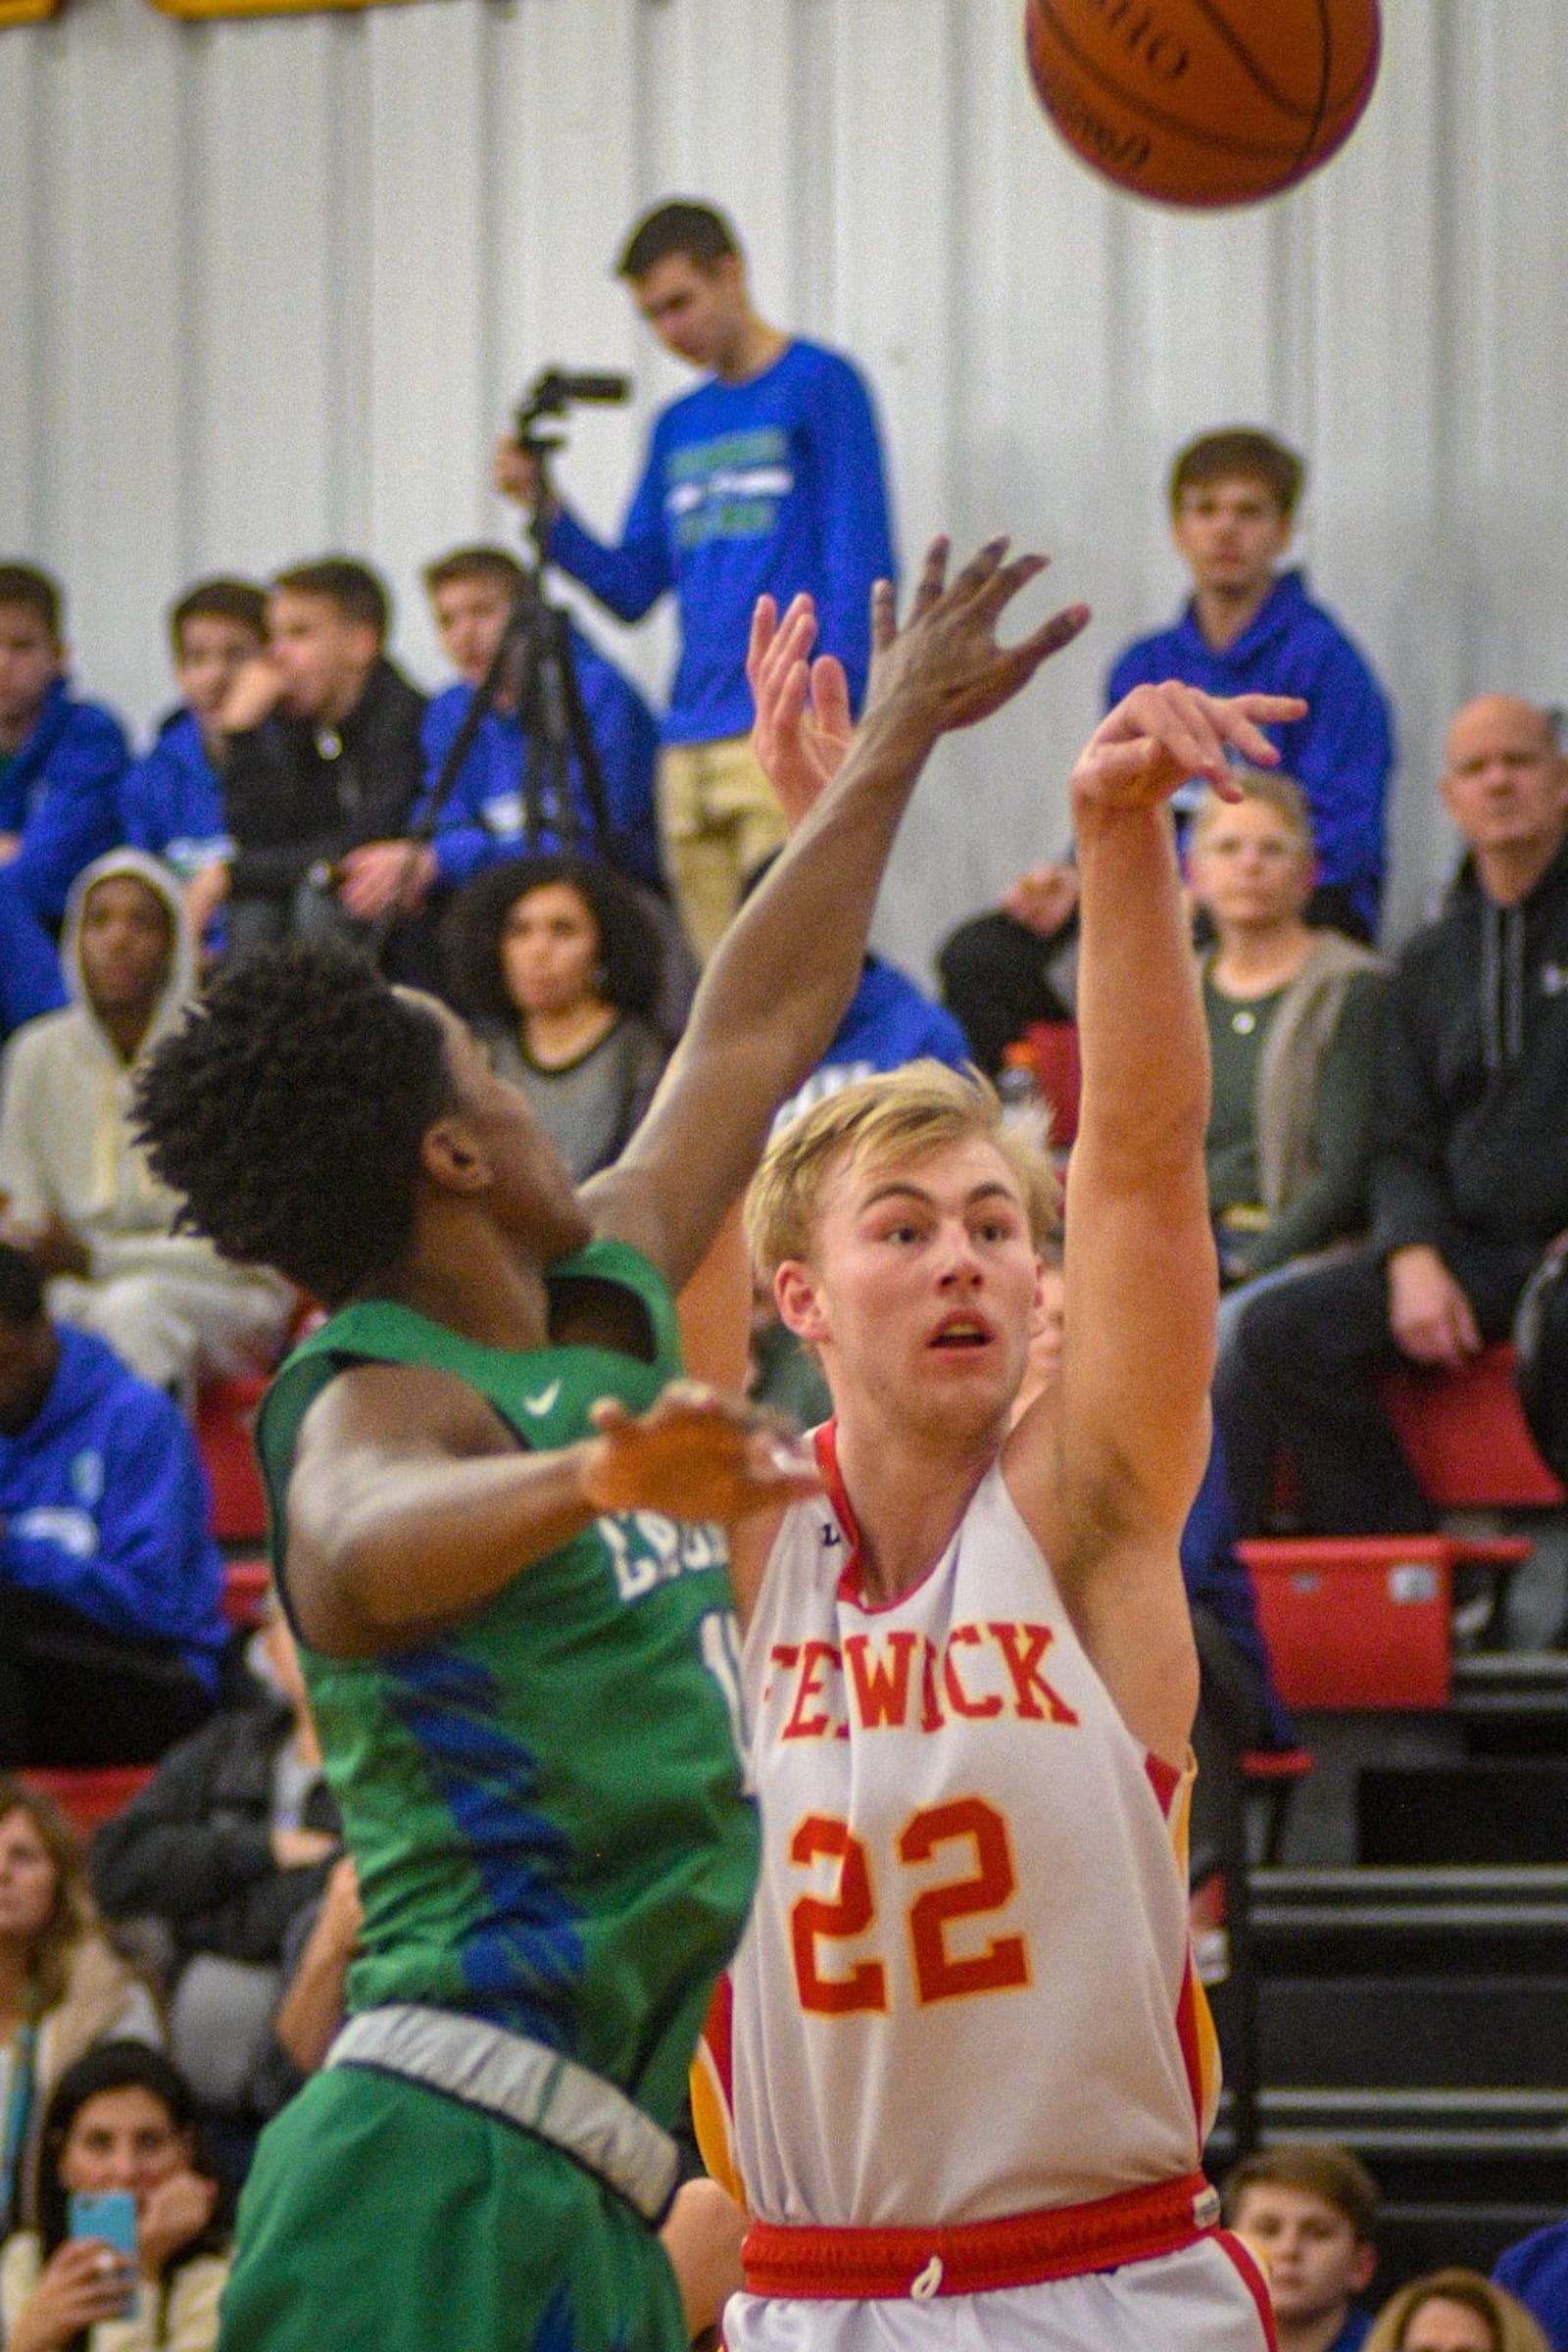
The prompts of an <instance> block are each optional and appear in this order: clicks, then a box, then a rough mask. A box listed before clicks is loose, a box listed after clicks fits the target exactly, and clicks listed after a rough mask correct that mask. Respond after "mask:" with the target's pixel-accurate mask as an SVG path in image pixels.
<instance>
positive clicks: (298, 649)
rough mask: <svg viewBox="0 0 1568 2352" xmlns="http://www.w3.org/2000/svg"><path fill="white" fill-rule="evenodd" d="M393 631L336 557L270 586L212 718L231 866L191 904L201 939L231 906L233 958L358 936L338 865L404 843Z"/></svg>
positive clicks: (412, 703)
mask: <svg viewBox="0 0 1568 2352" xmlns="http://www.w3.org/2000/svg"><path fill="white" fill-rule="evenodd" d="M390 617H391V608H390V605H389V603H388V600H387V593H386V590H385V589H384V588H383V587H382V585H381V582H380V581H379V580H378V579H377V578H376V576H375V574H374V572H373V571H370V570H369V569H368V567H367V566H366V565H365V564H358V563H355V562H353V561H352V560H351V559H350V558H348V557H345V556H327V557H323V558H322V559H321V561H320V562H319V563H315V564H296V565H295V566H294V567H293V568H292V569H290V570H288V571H281V572H279V573H278V574H277V576H276V578H275V579H274V580H273V582H272V587H271V593H270V596H269V599H268V608H267V623H268V642H267V651H266V652H265V654H260V655H258V656H256V658H255V659H254V660H252V661H250V662H245V663H244V664H243V665H242V666H241V668H240V670H239V673H238V675H237V676H236V677H235V678H234V680H233V682H232V683H231V685H230V687H229V689H228V693H227V695H226V697H225V698H224V701H223V703H222V705H221V708H220V710H219V711H218V712H217V719H216V723H217V725H218V727H219V728H220V729H221V732H222V734H223V736H224V738H225V739H226V745H227V750H226V755H225V758H224V760H223V813H224V817H225V819H226V826H227V831H228V834H229V837H230V839H231V840H232V842H233V845H234V847H233V855H232V857H231V858H229V859H228V860H227V862H226V863H221V864H220V863H216V862H215V863H213V864H210V865H207V866H205V867H204V868H203V869H202V873H201V876H200V877H199V880H198V882H197V883H196V884H195V885H194V886H193V890H192V917H193V920H196V921H198V922H199V923H200V924H202V925H205V924H206V922H207V921H208V920H210V918H211V916H212V914H213V913H214V912H215V910H216V908H217V907H219V906H220V905H221V904H222V903H223V902H224V901H225V900H226V901H227V914H226V920H227V925H228V941H229V953H230V954H231V955H235V956H248V955H250V954H252V953H253V952H254V951H255V949H257V948H259V947H262V946H265V945H266V944H267V943H268V942H269V941H271V940H277V939H283V938H285V937H287V936H289V935H290V934H294V933H297V934H299V935H300V936H302V937H307V938H322V937H331V938H338V939H344V938H347V939H358V938H360V937H362V936H363V926H362V925H361V924H360V923H359V922H358V920H357V918H355V917H354V916H353V915H351V914H350V912H349V911H348V909H347V907H345V906H344V904H343V901H342V898H341V896H340V892H341V886H342V883H343V879H344V872H345V868H344V860H345V859H346V858H347V857H348V854H349V852H350V851H351V850H354V849H358V848H359V847H360V846H361V844H362V843H365V842H368V841H386V840H389V839H397V838H399V837H401V835H402V834H403V833H404V831H405V830H406V828H407V825H408V821H409V814H410V811H411V809H413V807H414V804H415V802H416V800H417V797H418V793H419V787H420V782H421V779H422V774H423V761H422V757H421V754H420V749H419V727H420V722H421V720H422V719H423V716H424V706H425V698H424V696H423V695H422V694H420V693H419V692H418V690H417V688H416V687H414V686H411V685H410V683H409V681H408V679H407V678H405V677H404V676H403V674H402V673H401V671H400V670H398V669H396V668H395V667H394V666H393V664H392V663H391V662H389V661H388V660H387V658H386V654H385V651H384V646H385V641H386V634H387V628H388V623H389V620H390Z"/></svg>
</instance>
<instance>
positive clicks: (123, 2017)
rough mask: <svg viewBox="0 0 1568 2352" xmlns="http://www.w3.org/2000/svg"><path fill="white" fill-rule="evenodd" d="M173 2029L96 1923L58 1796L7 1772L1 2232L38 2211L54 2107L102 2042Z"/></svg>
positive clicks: (1, 1884)
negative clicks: (68, 2078)
mask: <svg viewBox="0 0 1568 2352" xmlns="http://www.w3.org/2000/svg"><path fill="white" fill-rule="evenodd" d="M127 2037H128V2038H131V2039H134V2040H137V2041H143V2042H159V2041H162V2039H163V2028H162V2026H161V2025H160V2023H159V2018H158V2012H157V2010H156V2009H155V2008H154V2006H153V2002H152V1997H151V1995H150V1994H149V1992H148V1991H147V1988H146V1986H145V1985H142V1984H141V1983H140V1982H139V1981H138V1979H137V1978H136V1977H135V1976H134V1975H133V1974H132V1973H131V1970H130V1969H129V1967H128V1966H127V1965H126V1963H125V1962H124V1961H123V1959H122V1958H121V1957H120V1954H119V1953H118V1952H116V1951H114V1950H113V1949H112V1948H111V1947H110V1945H109V1944H108V1943H106V1942H105V1940H104V1938H103V1936H100V1935H99V1933H98V1931H97V1926H96V1915H95V1913H94V1911H93V1907H92V1897H91V1896H90V1895H89V1893H88V1892H87V1873H86V1868H85V1865H84V1862H83V1859H82V1852H81V1844H80V1841H79V1839H78V1838H77V1837H76V1833H75V1831H74V1830H73V1828H72V1826H71V1824H70V1822H68V1821H67V1819H66V1817H65V1815H64V1814H63V1813H62V1812H61V1810H60V1808H59V1806H58V1805H57V1804H55V1803H54V1802H53V1801H52V1799H51V1798H49V1797H47V1796H43V1795H41V1794H40V1793H39V1792H38V1790H36V1789H28V1788H25V1786H24V1785H23V1784H22V1783H21V1782H20V1781H15V1780H12V1779H11V1778H10V1777H9V1776H7V1775H0V2115H3V2116H4V2118H5V2134H6V2136H5V2151H4V2162H3V2164H0V2233H4V2232H9V2231H10V2230H12V2229H17V2228H18V2227H20V2226H21V2225H23V2224H26V2223H31V2222H32V2221H33V2220H35V2218H36V2215H37V2211H38V2194H37V2191H38V2152H39V2148H40V2145H41V2143H42V2137H43V2116H44V2109H45V2107H46V2106H47V2104H48V2101H49V2098H50V2094H51V2093H52V2091H53V2090H54V2087H55V2085H56V2083H57V2082H59V2081H60V2079H61V2077H62V2076H63V2075H64V2074H65V2072H66V2070H67V2069H68V2068H69V2067H71V2066H73V2064H74V2063H75V2061H76V2060H77V2059H78V2058H79V2057H81V2055H82V2053H83V2052H84V2051H86V2050H89V2049H91V2048H92V2047H93V2046H94V2044H95V2043H97V2042H100V2041H110V2040H114V2041H121V2040H124V2039H126V2038H127Z"/></svg>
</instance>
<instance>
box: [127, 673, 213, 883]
mask: <svg viewBox="0 0 1568 2352" xmlns="http://www.w3.org/2000/svg"><path fill="white" fill-rule="evenodd" d="M120 813H121V826H122V830H123V835H124V838H125V840H126V841H127V842H128V843H129V844H130V847H131V848H132V849H133V850H146V851H147V852H148V853H149V854H150V856H152V857H154V858H164V859H165V860H166V862H167V863H168V864H170V865H172V866H173V867H174V869H175V870H176V872H179V873H182V874H188V873H193V872H194V871H195V870H196V868H197V867H198V866H201V865H208V864H211V863H212V862H214V861H215V860H216V859H220V858H230V857H231V856H232V855H233V849H234V845H233V843H232V841H231V840H230V839H229V836H228V830H227V827H226V826H225V825H224V823H223V788H222V785H221V783H220V781H219V779H218V776H217V774H216V772H215V770H214V768H213V764H212V761H211V760H209V759H208V757H207V747H206V745H205V744H204V743H203V741H202V731H201V728H200V726H199V724H198V723H197V719H196V714H195V712H194V711H172V713H171V715H170V716H169V717H168V718H167V719H166V720H165V721H164V723H163V725H162V727H161V728H160V729H159V732H158V740H157V742H156V743H155V744H154V745H153V748H152V750H151V751H150V752H148V753H147V755H146V756H145V758H144V759H141V760H136V761H135V762H134V764H133V765H132V766H131V767H130V768H129V769H128V770H127V771H126V774H125V777H124V780H123V783H122V785H121V788H120Z"/></svg>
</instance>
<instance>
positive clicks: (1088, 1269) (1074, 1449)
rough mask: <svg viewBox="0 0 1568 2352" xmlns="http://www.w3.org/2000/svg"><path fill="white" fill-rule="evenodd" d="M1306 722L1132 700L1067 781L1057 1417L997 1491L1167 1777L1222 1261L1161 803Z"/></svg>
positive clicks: (1286, 705)
mask: <svg viewBox="0 0 1568 2352" xmlns="http://www.w3.org/2000/svg"><path fill="white" fill-rule="evenodd" d="M1299 709H1300V705H1299V703H1297V702H1295V701H1294V700H1291V699H1288V698H1285V697H1279V696H1267V695H1246V696H1243V697H1241V698H1239V699H1238V700H1237V701H1235V702H1221V701H1218V700H1216V699H1215V698H1213V697H1211V696H1208V695H1204V694H1201V693H1199V692H1197V691H1196V690H1195V689H1194V688H1191V687H1188V686H1181V685H1165V686H1144V687H1139V688H1138V689H1137V690H1136V691H1135V692H1134V693H1133V694H1131V695H1129V696H1128V698H1127V700H1126V701H1125V702H1123V703H1121V704H1119V705H1118V707H1117V708H1116V710H1114V711H1112V712H1111V714H1110V716H1109V717H1108V718H1106V719H1105V720H1104V721H1103V724H1102V725H1101V726H1100V727H1099V728H1097V729H1096V731H1095V733H1094V735H1093V736H1092V737H1091V738H1090V741H1089V743H1088V746H1087V747H1086V749H1085V751H1084V753H1083V755H1082V757H1081V758H1080V760H1079V761H1078V764H1077V766H1076V767H1075V769H1074V771H1073V779H1072V800H1073V818H1074V828H1075V832H1076V836H1077V844H1078V864H1079V871H1080V873H1081V875H1082V881H1083V894H1082V907H1081V931H1080V940H1079V964H1078V1023H1079V1037H1080V1043H1081V1048H1082V1054H1083V1072H1084V1084H1083V1101H1082V1107H1081V1110H1080V1114H1079V1127H1078V1140H1077V1143H1076V1145H1075V1147H1074V1150H1073V1155H1072V1161H1071V1165H1070V1169H1069V1173H1068V1179H1067V1205H1066V1249H1065V1277H1066V1310H1065V1332H1064V1342H1063V1353H1062V1368H1061V1384H1060V1394H1059V1398H1058V1399H1057V1400H1056V1411H1055V1415H1053V1413H1052V1412H1051V1410H1050V1409H1049V1407H1050V1405H1051V1401H1052V1400H1051V1399H1049V1398H1048V1399H1046V1400H1045V1402H1046V1405H1047V1407H1048V1409H1047V1410H1045V1411H1042V1410H1041V1409H1040V1408H1039V1407H1036V1408H1033V1409H1032V1410H1031V1411H1030V1412H1029V1413H1027V1414H1026V1415H1025V1416H1024V1418H1023V1420H1022V1421H1021V1422H1020V1423H1019V1425H1018V1428H1017V1429H1016V1430H1015V1431H1014V1433H1013V1435H1012V1437H1011V1439H1010V1440H1009V1441H1008V1449H1007V1479H1008V1485H1009V1487H1010V1488H1011V1490H1012V1492H1013V1495H1014V1496H1015V1498H1016V1499H1017V1501H1018V1503H1019V1506H1020V1508H1021V1509H1022V1510H1023V1513H1024V1516H1025V1517H1026V1518H1027V1519H1028V1520H1029V1521H1030V1524H1031V1525H1032V1526H1033V1527H1034V1528H1035V1530H1036V1532H1037V1534H1038V1535H1039V1536H1040V1539H1041V1542H1042V1544H1043V1546H1044V1548H1045V1550H1046V1554H1047V1557H1048V1558H1049V1559H1050V1560H1051V1562H1052V1565H1053V1568H1054V1571H1055V1573H1056V1577H1057V1581H1058V1583H1059V1585H1060V1587H1061V1591H1062V1594H1063V1597H1064V1599H1065V1600H1066V1603H1067V1606H1068V1608H1069V1610H1070V1611H1071V1613H1072V1616H1073V1620H1074V1623H1075V1625H1076V1626H1077V1628H1078V1632H1079V1634H1080V1637H1081V1639H1082V1640H1083V1642H1084V1644H1085V1647H1086V1648H1087V1649H1088V1651H1089V1654H1090V1656H1091V1657H1092V1658H1093V1660H1094V1661H1095V1664H1096V1666H1097V1667H1098V1669H1099V1671H1100V1673H1101V1676H1102V1678H1103V1681H1104V1682H1105V1685H1106V1687H1107V1689H1108V1690H1109V1691H1110V1694H1111V1697H1112V1699H1113V1700H1114V1701H1115V1703H1116V1705H1117V1707H1118V1709H1119V1711H1120V1713H1121V1715H1122V1717H1123V1719H1124V1721H1125V1722H1126V1723H1127V1724H1128V1726H1129V1727H1130V1729H1131V1730H1132V1731H1133V1733H1134V1735H1135V1737H1137V1738H1138V1739H1140V1740H1143V1741H1144V1743H1145V1744H1146V1745H1147V1746H1148V1747H1149V1748H1151V1749H1152V1751H1153V1752H1154V1753H1155V1754H1157V1755H1160V1756H1163V1757H1164V1758H1166V1759H1167V1760H1168V1761H1170V1762H1172V1763H1175V1762H1179V1761H1180V1759H1181V1757H1182V1756H1183V1755H1184V1753H1185V1751H1186V1745H1187V1739H1188V1734H1189V1732H1190V1730H1191V1727H1192V1717H1193V1710H1194V1707H1195V1706H1196V1703H1197V1694H1198V1666H1197V1659H1196V1656H1195V1655H1194V1652H1193V1647H1192V1636H1191V1629H1190V1624H1189V1620H1188V1615H1187V1606H1186V1599H1185V1595H1184V1593H1183V1589H1182V1582H1181V1569H1180V1562H1179V1559H1178V1553H1177V1545H1178V1543H1179V1540H1180V1536H1181V1530H1182V1526H1183V1523H1184V1521H1185V1519H1186V1516H1187V1512H1188V1510H1189V1508H1190V1507H1191V1504H1192V1499H1193V1496H1194V1495H1195V1493H1196V1492H1197V1489H1198V1483H1199V1479H1200V1477H1201V1473H1202V1469H1203V1464H1204V1461H1205V1459H1206V1455H1207V1447H1208V1383H1209V1378H1210V1374H1211V1371H1212V1367H1213V1353H1214V1305H1215V1296H1216V1281H1215V1265H1214V1246H1213V1240H1212V1236H1211V1233H1210V1229H1209V1222H1208V1207H1207V1192H1206V1187H1205V1183H1204V1175H1203V1128H1204V1123H1205V1120H1206V1117H1207V1111H1208V1056H1207V1048H1206V1043H1205V1039H1204V1033H1203V1022H1202V1014H1201V1007H1200V1004H1199V999H1198V991H1197V985H1196V981H1195V978H1194V970H1193V960H1192V952H1191V947H1190V944H1189V935H1188V927H1187V922H1186V917H1185V914H1184V911H1183V907H1182V902H1181V895H1180V882H1179V875H1178V872H1177V865H1176V854H1175V845H1174V839H1173V835H1172V831H1171V824H1170V818H1169V815H1168V812H1167V810H1166V808H1165V805H1164V804H1165V803H1166V801H1167V800H1168V799H1169V797H1170V795H1171V793H1173V792H1174V791H1175V790H1176V788H1177V786H1178V785H1179V784H1180V783H1181V782H1182V781H1183V780H1184V779H1185V778H1186V777H1188V776H1202V777H1204V778H1205V779H1206V780H1207V781H1208V782H1210V783H1211V784H1212V785H1213V786H1214V788H1215V790H1216V791H1217V792H1219V793H1220V794H1221V795H1223V796H1225V797H1230V798H1234V797H1236V788H1235V787H1234V786H1233V785H1231V784H1230V782H1229V769H1228V767H1227V764H1226V760H1225V747H1226V746H1227V744H1234V745H1235V746H1236V748H1237V749H1238V750H1239V751H1240V752H1241V753H1242V754H1243V756H1244V757H1245V758H1247V759H1248V760H1253V761H1255V762H1257V763H1258V764H1260V765H1263V766H1273V765H1274V763H1275V760H1276V759H1277V754H1275V753H1274V752H1273V751H1272V749H1271V748H1270V746H1269V744H1268V741H1267V739H1266V738H1265V737H1264V736H1263V735H1261V734H1260V733H1259V732H1258V722H1259V721H1262V720H1271V719H1285V718H1290V717H1293V716H1295V715H1296V714H1297V713H1298V712H1299Z"/></svg>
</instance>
